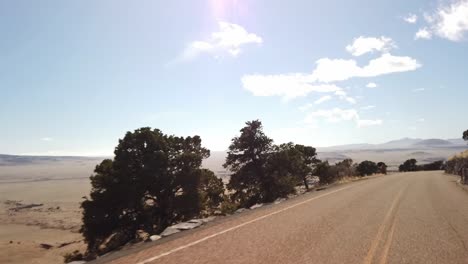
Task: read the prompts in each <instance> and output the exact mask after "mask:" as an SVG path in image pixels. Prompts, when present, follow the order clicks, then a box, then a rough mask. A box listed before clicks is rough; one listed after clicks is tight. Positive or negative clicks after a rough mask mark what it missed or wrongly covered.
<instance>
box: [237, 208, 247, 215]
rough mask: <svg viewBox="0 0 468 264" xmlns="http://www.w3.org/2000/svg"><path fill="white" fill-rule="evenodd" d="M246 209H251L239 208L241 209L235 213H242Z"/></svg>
mask: <svg viewBox="0 0 468 264" xmlns="http://www.w3.org/2000/svg"><path fill="white" fill-rule="evenodd" d="M245 210H249V209H247V208H239V209H237V210H236V211H235V212H234V213H236V214H240V213H242V212H244V211H245Z"/></svg>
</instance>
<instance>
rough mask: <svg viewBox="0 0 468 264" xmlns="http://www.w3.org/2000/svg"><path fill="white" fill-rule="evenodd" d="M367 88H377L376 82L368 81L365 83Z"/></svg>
mask: <svg viewBox="0 0 468 264" xmlns="http://www.w3.org/2000/svg"><path fill="white" fill-rule="evenodd" d="M366 87H367V88H377V84H376V83H374V82H370V83H368V84H367V85H366Z"/></svg>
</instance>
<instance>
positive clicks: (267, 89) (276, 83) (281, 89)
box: [241, 73, 342, 100]
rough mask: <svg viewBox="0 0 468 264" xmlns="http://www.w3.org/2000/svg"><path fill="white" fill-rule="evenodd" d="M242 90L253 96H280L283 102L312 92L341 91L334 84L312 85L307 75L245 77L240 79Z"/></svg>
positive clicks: (256, 75)
mask: <svg viewBox="0 0 468 264" xmlns="http://www.w3.org/2000/svg"><path fill="white" fill-rule="evenodd" d="M241 81H242V85H243V87H244V89H246V90H247V91H250V92H251V93H252V94H253V95H254V96H281V97H283V99H284V100H290V99H293V98H296V97H303V96H306V95H308V94H309V93H312V92H317V93H331V92H336V91H340V90H342V89H341V88H340V87H338V86H336V85H334V84H316V85H315V84H312V82H311V80H310V76H309V75H305V74H300V73H297V74H280V75H258V74H255V75H245V76H243V77H242V79H241Z"/></svg>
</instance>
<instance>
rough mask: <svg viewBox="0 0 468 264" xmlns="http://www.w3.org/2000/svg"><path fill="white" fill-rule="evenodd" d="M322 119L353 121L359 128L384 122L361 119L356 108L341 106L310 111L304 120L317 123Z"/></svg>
mask: <svg viewBox="0 0 468 264" xmlns="http://www.w3.org/2000/svg"><path fill="white" fill-rule="evenodd" d="M320 119H323V120H325V121H327V122H330V123H338V122H342V121H353V122H354V123H355V124H356V126H357V127H358V128H364V127H369V126H377V125H382V124H383V121H382V120H381V119H375V120H368V119H361V118H360V116H359V113H358V111H357V110H356V109H341V108H333V109H327V110H317V111H314V112H310V113H308V114H307V115H306V117H305V119H304V122H305V123H316V122H317V121H318V120H320Z"/></svg>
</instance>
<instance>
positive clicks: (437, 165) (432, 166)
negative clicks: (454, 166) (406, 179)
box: [398, 159, 446, 172]
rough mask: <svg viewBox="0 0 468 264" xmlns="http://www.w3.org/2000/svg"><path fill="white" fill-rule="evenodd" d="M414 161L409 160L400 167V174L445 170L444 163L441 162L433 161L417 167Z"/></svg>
mask: <svg viewBox="0 0 468 264" xmlns="http://www.w3.org/2000/svg"><path fill="white" fill-rule="evenodd" d="M417 163H418V161H417V160H416V159H409V160H407V161H405V162H404V163H403V164H401V165H400V167H399V168H398V170H399V171H400V172H408V171H433V170H445V166H446V164H445V162H444V161H443V160H438V161H434V162H431V163H428V164H423V165H418V164H417Z"/></svg>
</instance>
